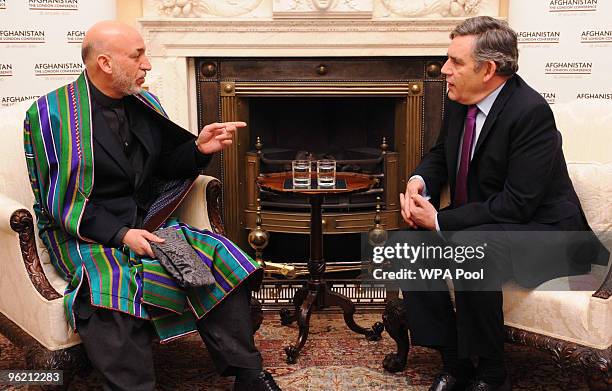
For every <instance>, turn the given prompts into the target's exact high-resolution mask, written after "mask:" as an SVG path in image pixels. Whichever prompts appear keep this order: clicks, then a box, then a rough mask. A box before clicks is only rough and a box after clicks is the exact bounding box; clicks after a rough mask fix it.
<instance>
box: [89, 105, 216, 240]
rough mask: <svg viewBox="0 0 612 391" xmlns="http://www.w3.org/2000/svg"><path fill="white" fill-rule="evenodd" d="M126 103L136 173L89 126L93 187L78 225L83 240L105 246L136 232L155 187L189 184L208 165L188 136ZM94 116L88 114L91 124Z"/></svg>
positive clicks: (104, 131) (108, 136)
mask: <svg viewBox="0 0 612 391" xmlns="http://www.w3.org/2000/svg"><path fill="white" fill-rule="evenodd" d="M126 100H127V101H126V103H125V107H126V111H127V116H128V118H129V123H130V130H131V131H132V133H133V135H134V139H135V140H136V142H138V143H140V153H141V154H142V160H143V162H144V164H140V165H138V164H137V165H136V166H141V167H142V172H137V170H135V167H134V165H132V164H131V163H130V160H129V159H128V157H127V156H126V154H125V153H124V152H123V149H122V145H121V144H120V142H119V140H118V138H117V137H116V136H115V134H114V133H113V132H112V130H111V129H109V128H108V127H107V126H99V127H96V126H95V125H94V129H93V136H94V144H93V145H94V147H93V148H94V176H95V184H94V188H93V191H92V194H91V197H90V199H89V200H88V202H87V205H86V207H85V211H84V213H83V217H82V220H81V225H80V227H81V228H80V232H81V233H82V234H83V236H85V237H87V238H89V239H93V240H95V241H96V242H98V243H102V244H104V245H109V246H112V245H113V244H114V243H112V239H113V238H114V236H115V235H116V234H117V232H118V231H119V230H120V229H121V228H123V227H128V228H142V227H141V224H142V217H143V216H142V215H143V213H146V211H147V210H148V209H149V207H150V206H151V204H152V203H153V201H154V200H155V199H156V198H157V197H158V196H159V193H160V191H159V188H158V186H157V184H158V183H162V181H163V180H168V179H193V178H194V177H195V176H197V175H198V173H199V171H200V169H201V168H203V167H204V166H205V165H206V164H207V162H208V161H209V159H210V157H209V156H205V155H202V154H200V153H199V152H198V151H197V148H196V147H195V144H194V140H195V136H194V135H192V134H190V133H189V132H187V131H185V130H184V129H182V128H180V127H178V126H177V125H176V124H174V123H173V122H171V121H169V120H168V119H166V118H165V117H163V116H161V115H158V114H157V113H155V112H154V111H153V110H151V109H150V108H148V107H146V106H145V105H144V104H143V103H142V102H141V101H140V100H138V99H136V98H134V97H132V96H129V97H127V98H126ZM96 115H97V113H95V112H94V113H92V117H93V118H94V120H93V122H94V124H96V123H98V122H97V121H96V120H95V116H96ZM102 123H103V122H102ZM115 245H116V244H115Z"/></svg>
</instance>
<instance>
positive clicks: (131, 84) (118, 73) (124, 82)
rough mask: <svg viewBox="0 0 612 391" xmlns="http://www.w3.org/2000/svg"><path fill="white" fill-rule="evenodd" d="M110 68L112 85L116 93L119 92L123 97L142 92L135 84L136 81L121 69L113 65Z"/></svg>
mask: <svg viewBox="0 0 612 391" xmlns="http://www.w3.org/2000/svg"><path fill="white" fill-rule="evenodd" d="M111 66H112V71H113V81H112V83H113V88H114V89H115V90H116V91H120V92H121V93H122V94H123V95H134V94H137V93H139V92H140V91H141V90H142V87H140V86H139V85H138V84H136V81H135V80H134V79H133V78H132V77H131V76H130V75H128V73H127V72H126V71H125V70H124V69H123V68H121V67H120V66H117V65H116V64H114V63H113V64H112V65H111Z"/></svg>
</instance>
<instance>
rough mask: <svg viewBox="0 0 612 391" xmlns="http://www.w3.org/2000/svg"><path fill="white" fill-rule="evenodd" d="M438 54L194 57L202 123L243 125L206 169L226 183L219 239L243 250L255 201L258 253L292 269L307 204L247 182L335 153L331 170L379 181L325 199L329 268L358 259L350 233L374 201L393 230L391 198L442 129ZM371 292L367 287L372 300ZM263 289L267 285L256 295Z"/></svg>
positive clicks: (394, 200)
mask: <svg viewBox="0 0 612 391" xmlns="http://www.w3.org/2000/svg"><path fill="white" fill-rule="evenodd" d="M442 61H443V59H442V58H437V57H435V58H432V57H410V58H406V57H401V58H400V57H388V58H291V59H279V58H266V59H253V58H250V59H236V58H228V59H218V58H215V59H208V58H202V59H198V60H196V70H197V79H196V80H197V94H198V119H199V123H200V125H201V126H203V125H205V124H207V123H211V122H215V121H237V120H240V121H245V122H247V123H248V127H247V128H245V129H241V130H240V131H239V132H238V133H237V140H236V142H235V143H234V144H233V145H232V147H230V148H228V149H226V150H225V151H224V152H223V154H222V155H220V156H216V157H215V159H214V160H213V163H212V164H211V165H210V166H209V168H208V169H207V173H208V174H210V175H214V176H216V177H217V178H219V179H220V180H221V181H222V183H223V204H224V205H223V213H224V223H225V227H226V232H227V235H228V237H229V238H230V239H232V240H234V241H236V242H238V243H239V244H240V245H241V246H242V247H243V248H245V249H249V248H250V247H249V244H248V241H247V235H248V233H249V231H250V230H252V229H254V228H255V227H256V216H257V208H258V206H260V207H261V212H260V217H261V223H262V228H263V229H265V230H266V231H268V232H269V233H270V234H271V236H270V244H269V246H268V247H267V248H266V250H265V251H264V254H263V259H264V260H266V261H274V262H280V263H286V264H288V265H289V266H290V267H289V269H291V270H292V271H291V272H289V273H295V270H299V265H300V264H302V265H303V263H304V262H305V261H306V258H307V248H308V244H307V240H308V236H307V235H305V234H307V233H308V232H309V210H308V204H307V203H306V200H305V199H303V198H300V197H299V196H298V197H287V196H279V195H275V194H271V193H266V192H262V193H259V191H258V189H257V187H256V183H255V179H256V178H257V176H258V175H259V174H260V173H269V172H275V171H284V170H288V169H289V167H290V162H291V160H293V159H295V158H300V157H310V158H312V159H316V158H323V157H325V158H334V159H336V160H337V161H338V170H341V171H354V172H363V173H368V174H370V175H372V176H374V177H376V178H377V179H378V185H377V186H375V188H373V189H372V190H370V191H368V192H366V193H363V194H359V195H355V196H350V197H349V196H346V197H337V196H336V197H328V198H326V199H325V200H324V203H323V210H324V215H323V219H324V227H323V229H324V232H325V233H326V234H329V235H326V239H325V240H326V243H325V256H326V259H327V260H328V265H333V263H334V261H337V263H338V265H341V267H343V268H344V269H346V265H347V264H350V262H351V261H357V262H358V261H359V259H358V258H359V246H358V245H355V240H358V239H355V237H356V235H357V238H358V235H359V234H360V233H362V232H366V231H368V230H369V229H371V228H372V227H373V225H374V219H375V216H376V214H377V212H376V209H377V206H378V207H379V208H380V213H379V216H380V220H381V222H382V225H383V226H384V227H385V229H388V230H393V229H398V228H401V227H402V220H401V216H400V213H399V199H398V194H399V192H400V191H402V190H403V189H404V188H405V184H406V176H407V175H408V174H409V173H410V172H411V171H412V170H413V169H414V168H415V167H416V165H417V164H418V162H419V161H420V159H421V156H422V154H423V151H424V150H427V149H428V148H430V147H431V146H432V145H433V143H434V142H435V138H436V137H437V133H438V130H439V128H440V125H441V117H442V111H443V102H444V99H443V97H444V92H445V83H444V78H443V76H442V75H441V74H440V67H441V64H442ZM258 199H260V202H258ZM347 244H349V245H347ZM338 254H342V256H339V255H338ZM294 266H295V267H297V269H296V268H295V267H294ZM329 269H330V267H328V270H329ZM331 269H332V270H333V268H331ZM285 272H287V271H286V270H285ZM289 277H291V275H289ZM298 277H299V276H298ZM330 278H332V280H333V276H329V277H327V279H328V280H330ZM338 278H339V279H340V278H346V275H342V276H339V277H338ZM295 281H296V282H297V280H295ZM338 281H340V280H338ZM343 281H344V280H343ZM349 281H350V280H349ZM267 283H268V284H269V283H275V282H274V281H272V280H268V281H267ZM287 283H289V284H290V281H289V282H288V281H283V280H282V279H281V281H279V282H278V284H281V285H282V284H287ZM349 285H350V284H349ZM279 286H280V285H279ZM379 291H380V289H378V290H377V291H376V293H375V294H373V296H376V299H377V300H380V295H381V294H380V292H379ZM270 294H272V293H271V292H267V291H264V293H263V295H264V296H266V298H265V300H264V303H265V302H266V301H267V300H268V296H269V295H270ZM366 296H367V295H366ZM353 299H355V300H357V297H355V298H353ZM372 299H374V297H372ZM364 300H365V301H366V302H367V301H368V300H367V298H364V296H363V292H361V293H359V300H358V301H359V302H364Z"/></svg>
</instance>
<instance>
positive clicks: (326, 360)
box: [0, 313, 587, 391]
mask: <svg viewBox="0 0 612 391" xmlns="http://www.w3.org/2000/svg"><path fill="white" fill-rule="evenodd" d="M356 320H357V321H358V323H359V324H361V325H362V326H368V327H369V326H371V325H372V324H373V323H374V322H376V321H380V315H377V314H364V315H359V316H356ZM296 336H297V327H296V326H295V324H294V325H292V326H290V327H284V326H281V325H280V322H279V320H278V315H277V314H272V313H271V314H268V315H266V319H265V320H264V323H263V325H262V327H261V329H260V330H259V332H258V333H257V335H256V342H257V345H258V346H259V348H260V350H261V352H262V355H263V357H264V365H265V367H266V368H267V369H268V370H270V372H272V373H273V375H274V377H275V378H276V380H277V382H278V383H279V385H280V386H281V388H282V389H283V390H284V391H304V390H313V391H314V390H332V391H344V390H408V391H421V390H427V387H428V386H429V384H430V383H431V381H432V378H433V376H434V375H435V373H436V372H437V370H438V369H439V367H440V360H439V358H438V355H437V353H435V352H434V351H432V350H429V349H425V348H413V349H412V350H411V352H410V357H409V363H408V369H406V370H405V371H404V372H401V373H398V374H391V373H387V372H385V371H384V370H383V368H382V365H381V362H382V360H383V358H384V357H385V355H386V354H387V353H389V352H392V351H394V349H395V344H394V342H393V340H392V339H391V338H390V337H389V335H388V334H386V333H384V334H383V339H382V340H381V341H377V342H369V341H366V340H365V338H363V337H362V336H360V335H357V334H354V333H352V332H350V331H349V330H348V328H346V326H345V325H344V322H343V320H342V316H341V315H339V314H313V316H312V318H311V328H310V335H309V337H308V341H307V342H306V346H305V348H304V350H303V351H302V355H301V356H300V358H299V359H298V363H297V364H295V365H288V364H286V363H285V354H284V351H283V347H284V346H286V345H288V344H289V343H293V341H294V340H295V338H296ZM506 352H507V357H508V366H509V369H510V373H511V376H512V382H513V390H515V391H534V390H542V391H544V390H546V391H553V390H555V391H568V390H583V391H585V390H587V387H586V384H585V383H584V382H583V380H582V377H581V376H580V375H579V374H577V373H567V372H564V371H561V370H560V369H557V368H556V367H555V366H554V364H553V362H552V360H551V358H550V357H549V356H548V355H546V354H543V353H540V352H538V351H535V350H532V349H530V348H525V347H518V346H513V345H506ZM155 360H156V371H157V379H158V380H157V382H158V384H157V385H158V389H160V390H185V391H188V390H194V391H195V390H219V391H221V390H231V389H232V384H233V381H232V379H231V378H220V377H218V376H217V375H216V374H215V372H214V368H213V367H212V363H211V361H210V359H209V357H208V354H207V352H206V349H205V347H204V345H203V343H202V342H201V340H200V338H199V336H198V335H190V336H188V337H186V338H183V339H180V340H178V341H174V342H171V343H169V344H167V345H162V346H158V347H156V352H155ZM24 365H25V363H24V359H23V355H22V353H21V351H20V350H19V349H16V348H15V347H13V346H12V345H11V344H10V343H9V342H8V341H7V340H6V339H5V338H3V337H2V336H0V369H9V368H11V369H16V368H23V367H24ZM8 389H25V388H10V387H8V386H1V385H0V390H8ZM100 389H101V387H100V385H99V380H98V378H97V374H96V373H95V372H94V373H92V374H90V375H89V376H87V377H86V378H84V379H81V378H77V379H75V382H74V383H73V384H72V385H71V387H70V390H74V391H77V390H100Z"/></svg>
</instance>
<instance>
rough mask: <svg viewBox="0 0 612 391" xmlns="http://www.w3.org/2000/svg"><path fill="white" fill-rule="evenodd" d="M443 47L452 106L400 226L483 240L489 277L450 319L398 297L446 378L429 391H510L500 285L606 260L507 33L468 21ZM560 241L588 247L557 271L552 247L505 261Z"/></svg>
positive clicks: (417, 300)
mask: <svg viewBox="0 0 612 391" xmlns="http://www.w3.org/2000/svg"><path fill="white" fill-rule="evenodd" d="M450 37H451V39H452V42H451V44H450V46H449V49H448V60H447V61H446V63H445V64H444V66H443V68H442V72H443V73H444V74H445V75H446V82H447V87H448V98H449V100H447V102H446V105H445V113H444V122H443V126H442V129H441V131H440V135H439V138H438V140H437V143H436V144H435V146H434V147H433V148H432V149H431V150H430V151H429V153H427V154H426V155H425V156H424V157H423V160H422V162H421V163H420V164H419V166H418V167H417V169H416V170H415V172H414V174H413V176H411V178H410V180H409V181H408V184H407V186H406V192H405V194H400V203H401V208H402V216H403V218H404V220H405V221H406V223H407V224H408V225H410V226H411V227H412V228H415V229H427V230H431V231H438V233H439V234H440V236H442V237H444V238H445V239H449V238H450V239H452V237H453V236H456V235H455V234H456V233H457V232H464V233H465V232H475V233H478V232H481V233H483V234H485V236H484V240H483V241H486V242H487V243H488V245H489V248H488V250H487V257H486V262H487V268H488V269H489V271H493V272H491V273H489V275H490V277H489V278H488V280H487V281H486V285H484V287H483V286H482V285H481V286H478V284H477V283H476V284H474V283H472V285H470V284H466V285H463V289H462V290H456V292H455V307H456V309H455V311H454V310H453V306H452V304H451V300H450V296H449V294H448V292H445V291H442V290H441V289H431V290H430V291H426V292H425V291H420V292H412V291H410V292H405V294H404V300H405V302H406V305H407V309H408V311H409V313H410V317H409V325H410V332H411V339H412V342H413V343H414V344H416V345H422V346H429V347H432V348H435V349H437V350H439V351H440V353H441V355H442V361H443V365H444V368H443V371H442V372H441V373H440V374H439V375H438V376H437V377H436V379H435V381H434V384H433V385H432V386H431V388H430V390H434V391H442V390H464V389H466V390H470V391H473V390H481V391H486V390H509V389H510V388H511V387H510V383H509V379H508V376H507V373H506V370H505V367H504V355H503V343H504V328H503V325H504V320H503V312H502V292H501V285H502V283H503V282H504V280H506V279H507V278H511V277H514V278H516V280H517V281H518V282H519V283H520V284H522V285H524V286H528V287H534V286H537V285H538V284H540V283H542V282H544V281H546V280H548V279H551V278H554V277H558V276H560V275H568V274H577V273H584V272H587V271H589V270H590V264H591V262H593V261H595V260H597V259H599V260H602V259H605V262H607V256H608V254H607V253H604V251H602V247H601V244H600V243H599V242H598V240H597V239H596V238H595V237H594V236H593V234H592V232H590V228H589V227H588V224H587V222H586V220H585V218H584V214H583V212H582V209H581V206H580V202H579V200H578V197H577V196H576V193H575V191H574V189H573V186H572V183H571V180H570V178H569V176H568V172H567V168H566V164H565V159H564V157H563V151H562V149H561V136H560V134H559V132H558V131H557V128H556V126H555V120H554V118H553V114H552V111H551V110H550V107H549V106H548V104H547V102H546V101H545V100H544V99H543V98H542V97H541V96H540V94H538V93H537V92H536V91H534V90H533V89H532V88H531V87H529V86H528V85H527V84H526V83H525V81H524V80H523V79H521V78H520V77H519V76H518V75H516V71H517V70H518V48H517V36H516V33H515V32H514V31H513V30H512V29H510V27H508V25H507V24H506V23H505V22H501V21H498V20H496V19H494V18H491V17H484V16H483V17H475V18H470V19H467V20H465V21H464V22H463V23H461V24H460V25H459V26H457V27H456V28H455V29H454V30H453V32H452V33H451V35H450ZM447 183H450V194H451V204H450V206H449V207H447V208H445V209H442V210H439V211H438V210H436V207H435V206H434V205H438V203H439V199H440V193H441V190H442V188H443V187H444V186H445V185H446V184H447ZM450 231H453V232H450ZM567 231H584V232H585V233H586V234H587V235H586V237H587V239H586V240H581V241H580V243H578V242H577V243H575V245H576V246H575V247H573V248H574V249H578V250H579V251H574V253H572V254H571V255H568V256H566V257H564V259H555V257H548V258H546V257H544V258H542V259H540V258H539V256H538V255H537V254H540V255H541V254H542V253H545V252H546V249H552V246H555V243H553V244H544V243H542V246H540V248H539V249H540V250H544V251H536V253H537V254H536V253H533V252H531V253H530V252H529V251H525V254H523V255H525V256H521V257H516V256H514V257H513V256H512V255H513V252H512V251H515V249H517V248H524V247H526V246H525V245H526V243H524V242H521V241H522V239H521V238H525V237H528V236H530V235H532V233H536V232H538V233H543V232H544V233H546V232H567ZM447 232H448V233H447ZM512 232H523V233H527V235H520V234H518V235H513V234H512ZM486 233H491V234H490V235H487V234H486ZM551 237H554V235H552V236H551ZM562 237H563V236H562ZM559 240H562V239H559ZM546 246H548V247H546ZM527 247H529V246H527ZM534 248H538V246H534ZM514 254H516V251H515V252H514ZM596 258H597V259H596ZM561 263H565V264H561ZM475 362H477V366H476V367H474V366H473V364H474V363H475ZM466 387H467V388H466Z"/></svg>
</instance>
